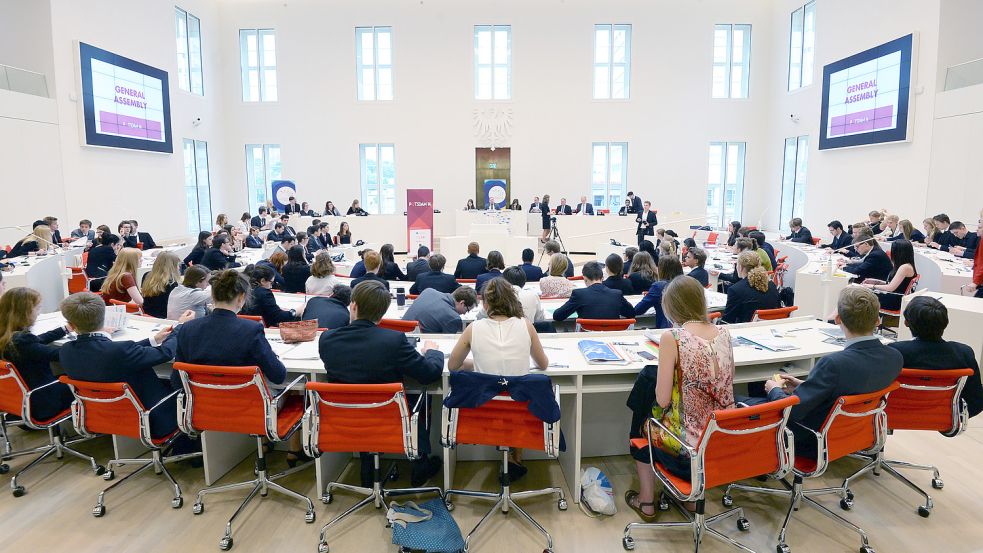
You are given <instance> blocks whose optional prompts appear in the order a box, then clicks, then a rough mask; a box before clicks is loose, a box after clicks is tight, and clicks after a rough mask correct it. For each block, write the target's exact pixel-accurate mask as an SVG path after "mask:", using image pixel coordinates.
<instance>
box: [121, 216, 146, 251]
mask: <svg viewBox="0 0 983 553" xmlns="http://www.w3.org/2000/svg"><path fill="white" fill-rule="evenodd" d="M116 232H118V233H119V239H120V240H121V241H122V242H123V247H124V248H135V247H137V242H139V241H140V237H139V236H137V233H136V232H133V228H132V227H131V226H130V222H129V221H120V223H119V225H117V227H116Z"/></svg>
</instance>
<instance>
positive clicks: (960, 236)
mask: <svg viewBox="0 0 983 553" xmlns="http://www.w3.org/2000/svg"><path fill="white" fill-rule="evenodd" d="M949 232H951V233H952V239H951V240H950V241H949V245H948V246H945V247H943V248H942V251H947V252H949V253H951V254H952V255H954V256H956V257H962V258H964V259H973V258H974V257H976V248H977V247H979V245H980V237H979V235H978V234H977V233H975V232H969V229H967V228H966V224H965V223H963V222H962V221H955V222H953V223H952V224H951V225H949Z"/></svg>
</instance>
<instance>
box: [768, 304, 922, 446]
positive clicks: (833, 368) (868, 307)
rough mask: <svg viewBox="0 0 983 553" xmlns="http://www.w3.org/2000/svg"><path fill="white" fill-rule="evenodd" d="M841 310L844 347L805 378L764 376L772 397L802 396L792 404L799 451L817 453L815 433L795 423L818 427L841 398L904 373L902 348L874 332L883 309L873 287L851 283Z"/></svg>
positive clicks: (838, 308) (881, 386) (839, 318)
mask: <svg viewBox="0 0 983 553" xmlns="http://www.w3.org/2000/svg"><path fill="white" fill-rule="evenodd" d="M836 311H837V312H836V324H838V325H840V328H841V329H843V334H844V336H845V337H846V346H845V347H844V348H843V350H842V351H838V352H836V353H831V354H829V355H827V356H825V357H823V358H822V359H820V360H819V362H817V363H816V366H815V367H813V369H812V372H811V373H809V378H808V379H806V380H799V379H798V378H795V377H793V376H786V375H781V382H778V381H775V380H768V381H767V382H765V391H766V392H767V394H768V401H775V400H779V399H782V398H785V397H788V396H790V395H796V396H798V397H799V400H800V403H799V404H798V405H795V406H793V407H792V413H791V416H790V417H789V423H790V424H789V428H791V429H792V433H793V434H794V435H795V454H796V455H797V456H799V455H801V456H805V457H815V456H816V454H817V449H816V446H817V444H816V437H815V435H813V434H811V433H809V432H807V431H805V430H803V429H802V428H800V427H799V425H798V424H791V423H799V424H801V425H803V426H805V427H807V428H810V429H812V430H816V431H818V430H819V428H820V427H821V426H822V425H823V422H824V421H825V420H826V416H827V415H828V414H829V411H830V409H831V408H832V407H833V404H834V403H835V402H836V400H837V398H839V397H840V396H848V395H856V394H866V393H870V392H876V391H878V390H882V389H884V388H886V387H888V386H889V385H890V384H891V383H892V382H894V381H895V380H896V379H897V378H898V375H899V374H901V368H902V365H903V359H902V356H901V353H899V352H898V351H897V350H895V349H893V348H890V347H888V346H885V345H884V344H882V343H881V341H880V338H878V337H877V336H874V330H875V329H876V328H877V322H878V320H879V319H878V314H879V312H880V302H879V301H878V300H877V295H876V294H874V292H872V291H870V290H869V289H867V288H863V287H860V286H848V287H846V288H844V289H843V291H842V292H840V297H839V299H838V300H837V302H836ZM752 403H753V402H752Z"/></svg>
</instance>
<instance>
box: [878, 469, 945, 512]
mask: <svg viewBox="0 0 983 553" xmlns="http://www.w3.org/2000/svg"><path fill="white" fill-rule="evenodd" d="M883 468H884V470H885V471H886V472H887V473H888V474H890V475H891V476H893V477H895V478H897V479H898V480H900V481H901V483H902V484H904V485H906V486H908V487H909V488H911V489H912V490H914V492H915V493H917V494H919V495H921V496H922V498H924V499H925V504H924V505H919V506H918V507H917V508H916V510H917V512H918V514H919V515H921V516H923V517H926V518H927V517H928V516H929V515H930V514H931V513H932V509H933V508H934V507H935V503H934V502H933V501H932V496H930V495H928V492H926V491H925V490H923V489H921V488H920V487H919V486H918V485H917V484H915V483H914V482H912V481H911V480H909V479H908V478H907V477H906V476H905V475H903V474H901V473H900V472H898V470H897V469H895V468H894V466H893V465H892V464H889V463H884V465H883ZM926 470H932V468H931V467H929V468H926ZM935 474H936V475H937V474H938V470H936V471H935ZM934 481H938V476H936V477H935V479H934Z"/></svg>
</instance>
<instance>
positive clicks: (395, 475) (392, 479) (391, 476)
mask: <svg viewBox="0 0 983 553" xmlns="http://www.w3.org/2000/svg"><path fill="white" fill-rule="evenodd" d="M397 480H399V471H398V470H394V471H392V472H391V473H389V481H390V482H395V481H397Z"/></svg>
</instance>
